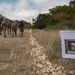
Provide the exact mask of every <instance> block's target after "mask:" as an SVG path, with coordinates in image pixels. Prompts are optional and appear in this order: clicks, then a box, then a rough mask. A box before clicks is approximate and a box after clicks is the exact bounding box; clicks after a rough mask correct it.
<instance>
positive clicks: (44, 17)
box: [33, 14, 50, 29]
mask: <svg viewBox="0 0 75 75" xmlns="http://www.w3.org/2000/svg"><path fill="white" fill-rule="evenodd" d="M49 16H50V15H49V14H39V15H38V17H37V18H35V19H33V27H34V28H39V29H43V28H45V27H47V24H48V21H49Z"/></svg>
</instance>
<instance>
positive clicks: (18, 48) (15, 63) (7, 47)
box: [0, 30, 33, 75]
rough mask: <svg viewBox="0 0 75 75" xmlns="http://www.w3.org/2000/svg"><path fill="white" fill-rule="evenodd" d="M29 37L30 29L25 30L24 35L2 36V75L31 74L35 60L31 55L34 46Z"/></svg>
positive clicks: (0, 45)
mask: <svg viewBox="0 0 75 75" xmlns="http://www.w3.org/2000/svg"><path fill="white" fill-rule="evenodd" d="M29 37H30V34H29V31H28V30H26V31H25V33H24V37H13V38H12V37H10V36H8V37H7V38H3V35H1V36H0V75H30V74H31V69H32V64H33V61H32V57H30V52H31V48H32V46H31V45H30V43H29V39H30V38H29ZM4 65H6V66H5V68H4Z"/></svg>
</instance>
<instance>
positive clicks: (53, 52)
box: [33, 29, 75, 75]
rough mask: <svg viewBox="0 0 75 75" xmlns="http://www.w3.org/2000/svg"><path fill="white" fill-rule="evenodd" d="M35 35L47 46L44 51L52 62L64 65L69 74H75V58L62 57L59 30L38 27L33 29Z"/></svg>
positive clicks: (41, 43) (40, 42)
mask: <svg viewBox="0 0 75 75" xmlns="http://www.w3.org/2000/svg"><path fill="white" fill-rule="evenodd" d="M33 36H34V37H35V38H36V39H37V40H38V41H39V44H40V45H42V46H43V47H44V48H45V50H44V53H45V54H46V55H47V56H48V59H49V60H50V61H51V62H52V63H54V64H57V65H62V66H64V67H65V69H64V70H65V71H66V74H67V75H74V73H75V70H74V67H75V60H74V59H63V58H62V55H61V54H62V52H61V39H60V33H59V31H55V30H54V31H46V30H38V29H37V30H33Z"/></svg>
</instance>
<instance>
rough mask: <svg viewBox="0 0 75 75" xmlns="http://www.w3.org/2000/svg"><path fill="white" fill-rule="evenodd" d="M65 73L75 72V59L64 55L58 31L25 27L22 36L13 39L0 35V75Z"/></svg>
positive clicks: (72, 74) (70, 74)
mask: <svg viewBox="0 0 75 75" xmlns="http://www.w3.org/2000/svg"><path fill="white" fill-rule="evenodd" d="M45 55H46V56H47V58H46V56H45ZM63 67H64V68H63ZM60 72H61V73H62V74H61V73H60ZM64 73H65V74H66V75H74V74H75V60H73V59H63V58H62V56H61V40H60V33H59V31H45V30H31V31H30V30H25V32H24V36H23V37H19V36H18V37H13V38H12V37H11V36H7V37H6V38H3V35H0V75H56V74H57V75H65V74H64Z"/></svg>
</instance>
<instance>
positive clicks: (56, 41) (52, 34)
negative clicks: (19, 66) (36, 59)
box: [33, 30, 61, 59]
mask: <svg viewBox="0 0 75 75" xmlns="http://www.w3.org/2000/svg"><path fill="white" fill-rule="evenodd" d="M33 35H34V37H36V39H37V40H38V42H39V43H40V44H41V45H42V46H43V47H44V48H46V51H45V53H46V54H47V56H48V57H49V58H50V59H51V58H55V57H61V54H60V52H61V43H60V35H59V32H58V31H45V30H33ZM58 52H59V53H58Z"/></svg>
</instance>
